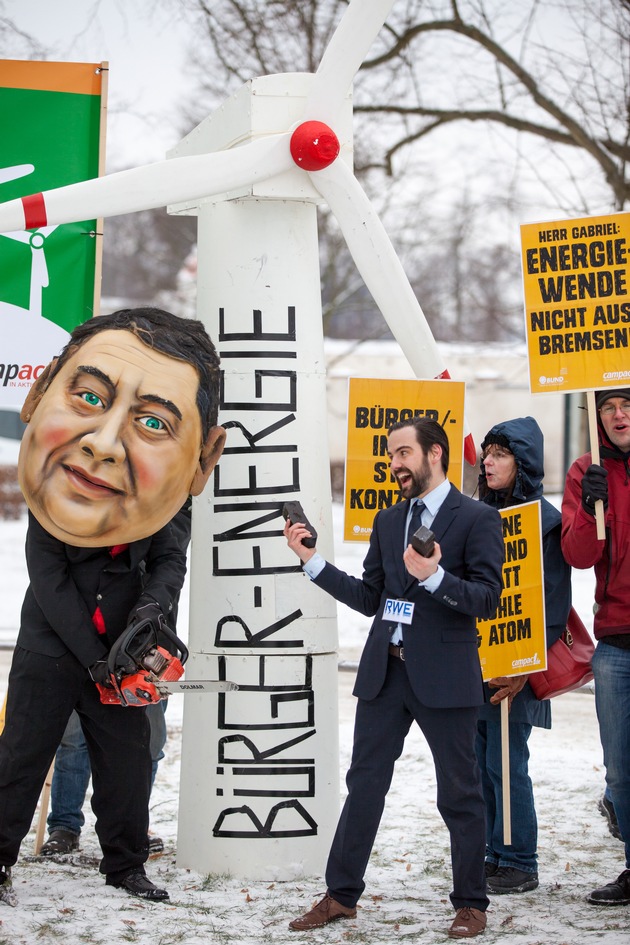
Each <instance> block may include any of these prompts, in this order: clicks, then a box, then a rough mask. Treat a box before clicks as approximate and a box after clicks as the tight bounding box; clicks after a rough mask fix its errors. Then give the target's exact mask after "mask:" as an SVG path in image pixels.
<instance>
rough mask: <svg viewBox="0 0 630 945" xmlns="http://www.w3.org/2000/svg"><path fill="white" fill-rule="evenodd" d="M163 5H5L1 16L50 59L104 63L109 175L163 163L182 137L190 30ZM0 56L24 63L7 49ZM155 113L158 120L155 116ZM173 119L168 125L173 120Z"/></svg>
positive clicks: (87, 1)
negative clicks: (180, 125) (180, 110)
mask: <svg viewBox="0 0 630 945" xmlns="http://www.w3.org/2000/svg"><path fill="white" fill-rule="evenodd" d="M173 6H174V5H173V4H171V3H168V2H162V0H4V3H3V4H2V3H0V12H2V8H3V9H4V14H5V15H6V17H7V18H9V19H11V20H13V22H14V23H15V25H16V26H18V27H19V28H20V29H21V30H24V31H25V32H27V33H29V34H30V35H32V36H33V37H34V38H35V39H36V40H37V41H38V42H39V43H40V44H41V46H42V48H43V50H45V51H46V52H47V53H48V55H47V56H46V58H48V59H53V60H54V59H58V60H60V61H74V62H101V61H104V60H107V61H109V68H110V76H109V116H108V131H107V171H108V172H109V171H113V170H118V169H120V168H121V167H123V166H133V165H136V164H142V163H147V162H149V161H159V160H163V159H164V157H165V152H166V150H167V149H168V148H169V147H172V146H173V145H175V144H176V143H177V142H178V140H179V139H180V137H181V135H180V134H179V132H178V129H177V126H176V120H175V116H176V113H177V110H178V102H180V101H181V99H182V96H185V95H186V69H185V64H186V50H187V48H188V44H189V42H191V41H192V37H191V29H190V27H187V26H186V25H185V24H184V23H182V22H181V20H180V19H179V18H178V17H176V16H175V14H174V13H172V12H170V10H169V7H173ZM2 55H3V58H12V57H14V58H17V59H20V58H23V57H24V48H23V47H22V46H20V45H19V43H18V41H17V40H16V46H15V49H13V50H12V49H10V48H8V47H7V45H6V44H5V46H4V48H3V51H2ZM158 115H159V116H161V118H160V120H158V119H157V117H156V116H158ZM171 119H172V120H171Z"/></svg>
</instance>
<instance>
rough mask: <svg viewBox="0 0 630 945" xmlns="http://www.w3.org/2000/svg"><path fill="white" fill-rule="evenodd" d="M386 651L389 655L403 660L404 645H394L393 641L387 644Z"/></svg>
mask: <svg viewBox="0 0 630 945" xmlns="http://www.w3.org/2000/svg"><path fill="white" fill-rule="evenodd" d="M388 653H389V655H390V656H395V657H397V658H398V659H399V660H402V661H403V663H404V661H405V648H404V646H396V645H395V644H394V643H390V644H389V650H388Z"/></svg>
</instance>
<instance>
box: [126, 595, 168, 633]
mask: <svg viewBox="0 0 630 945" xmlns="http://www.w3.org/2000/svg"><path fill="white" fill-rule="evenodd" d="M129 618H130V619H129V623H130V624H131V623H139V622H140V621H141V620H150V621H151V623H152V624H153V625H154V626H155V627H156V628H159V627H161V626H162V623H163V622H164V613H163V611H162V608H161V607H160V605H159V604H158V603H156V601H154V600H151V601H149V602H148V603H146V604H142V605H141V606H140V607H138V609H137V610H136V611H133V612H132V613H131V614H130V615H129Z"/></svg>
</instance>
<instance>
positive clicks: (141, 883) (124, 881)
mask: <svg viewBox="0 0 630 945" xmlns="http://www.w3.org/2000/svg"><path fill="white" fill-rule="evenodd" d="M105 885H106V886H113V887H114V888H115V889H124V890H125V892H128V893H129V894H130V895H131V896H138V897H139V898H140V899H148V900H149V901H150V902H164V900H165V899H168V893H167V891H166V889H158V887H157V886H156V885H155V884H154V883H152V882H151V880H150V879H149V877H148V876H147V875H146V874H145V873H144V871H143V870H141V869H135V870H129V872H128V873H127V874H126V875H125V876H122V877H119V878H118V879H113V878H112V877H111V876H106V877H105Z"/></svg>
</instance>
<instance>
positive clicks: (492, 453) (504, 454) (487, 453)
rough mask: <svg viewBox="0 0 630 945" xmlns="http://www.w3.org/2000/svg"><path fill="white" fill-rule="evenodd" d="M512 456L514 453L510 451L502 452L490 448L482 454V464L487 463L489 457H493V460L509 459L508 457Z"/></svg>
mask: <svg viewBox="0 0 630 945" xmlns="http://www.w3.org/2000/svg"><path fill="white" fill-rule="evenodd" d="M512 455H513V453H510V451H509V450H501V449H498V450H497V449H492V447H489V448H488V449H487V450H484V451H483V453H482V454H481V462H482V463H485V461H486V460H487V458H488V456H492V458H493V459H507V458H508V456H512Z"/></svg>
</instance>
